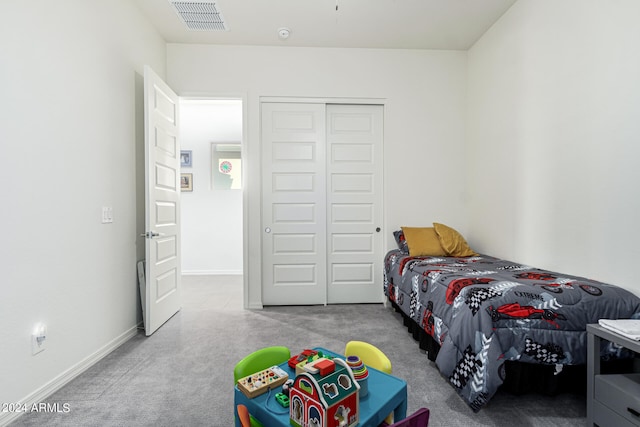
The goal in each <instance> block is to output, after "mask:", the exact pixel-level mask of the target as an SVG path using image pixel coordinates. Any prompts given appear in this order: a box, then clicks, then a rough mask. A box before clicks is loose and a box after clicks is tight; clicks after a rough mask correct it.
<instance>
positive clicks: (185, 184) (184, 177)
mask: <svg viewBox="0 0 640 427" xmlns="http://www.w3.org/2000/svg"><path fill="white" fill-rule="evenodd" d="M180 191H193V174H192V173H181V174H180Z"/></svg>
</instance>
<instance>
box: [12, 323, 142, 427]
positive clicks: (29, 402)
mask: <svg viewBox="0 0 640 427" xmlns="http://www.w3.org/2000/svg"><path fill="white" fill-rule="evenodd" d="M137 333H138V326H137V325H136V326H134V327H133V328H131V329H129V330H127V331H125V332H124V333H122V334H121V335H120V336H118V337H116V338H115V339H113V340H112V341H111V342H109V343H108V344H107V345H105V346H104V347H102V348H101V349H99V350H98V351H96V352H95V353H93V354H92V355H90V356H88V357H87V358H85V359H84V360H82V361H80V362H79V363H77V364H75V365H74V366H72V367H71V368H69V369H67V370H66V371H64V372H63V373H61V374H60V375H58V376H57V377H55V378H54V379H52V380H51V381H49V382H48V383H47V384H45V385H43V386H42V387H40V388H39V389H37V390H36V391H34V392H33V393H31V394H29V395H28V396H27V397H25V398H24V399H21V400H20V403H21V404H24V405H25V407H27V408H30V407H32V406H33V405H34V404H38V403H41V402H44V401H45V399H47V398H48V397H49V396H51V395H52V394H53V393H55V392H56V391H58V390H60V389H61V388H62V387H64V386H65V385H66V384H67V383H69V382H70V381H71V380H73V379H74V378H76V377H77V376H78V375H80V374H81V373H83V372H84V371H86V370H87V369H89V368H90V367H92V366H93V365H95V364H96V363H98V362H99V361H100V360H102V359H103V358H104V357H105V356H107V355H108V354H109V353H111V352H112V351H114V350H115V349H117V348H118V347H120V346H121V345H122V344H124V343H125V342H127V341H128V340H130V339H131V338H133V337H134V336H136V334H137ZM20 415H22V413H20V412H0V426H6V425H8V424H9V423H11V422H12V421H15V419H17V418H18V417H19V416H20Z"/></svg>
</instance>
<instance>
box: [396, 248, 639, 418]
mask: <svg viewBox="0 0 640 427" xmlns="http://www.w3.org/2000/svg"><path fill="white" fill-rule="evenodd" d="M384 292H385V295H386V296H387V298H388V299H389V300H390V301H393V302H395V304H396V305H397V306H398V307H400V309H401V310H402V311H403V312H404V313H405V314H406V315H407V316H409V317H410V318H411V319H412V320H413V321H415V322H416V323H417V324H418V325H420V327H422V328H423V329H424V330H425V331H426V333H427V334H429V335H430V336H431V337H433V338H434V339H435V341H436V342H437V343H438V344H439V345H440V351H439V352H438V356H437V358H436V360H435V362H436V365H437V366H438V369H439V370H440V372H441V373H442V374H443V375H444V377H445V378H447V379H448V381H449V383H450V384H451V385H452V386H453V387H454V388H455V389H456V390H457V392H458V394H459V395H460V396H461V397H462V398H463V399H464V400H465V401H466V402H467V403H468V404H469V406H470V407H471V408H472V409H473V410H474V411H478V410H479V409H480V408H482V406H484V405H485V403H486V402H488V401H489V399H490V398H491V397H492V396H493V395H494V394H495V392H496V390H497V389H498V387H499V386H500V385H501V384H502V382H503V379H504V378H503V374H502V372H503V364H504V362H505V361H506V360H515V361H520V362H529V363H543V364H552V365H556V369H557V370H560V369H561V368H562V366H563V365H580V364H586V362H587V360H586V357H587V350H586V344H587V333H586V325H587V324H588V323H597V322H598V319H626V318H638V319H640V298H638V297H636V296H635V295H633V294H632V293H631V292H629V291H627V290H625V289H623V288H620V287H618V286H614V285H610V284H605V283H601V282H597V281H594V280H589V279H585V278H582V277H575V276H569V275H564V274H559V273H554V272H550V271H545V270H541V269H538V268H532V267H529V266H526V265H521V264H517V263H514V262H510V261H506V260H502V259H498V258H494V257H490V256H486V255H479V256H475V257H468V258H453V257H411V256H409V255H408V254H407V253H406V252H402V251H401V250H392V251H390V252H389V253H388V254H387V255H386V257H385V271H384ZM620 351H621V350H620V349H617V348H615V347H613V346H608V347H607V348H603V353H610V354H605V355H607V356H609V357H611V358H615V357H619V356H621V355H620V354H619V352H620Z"/></svg>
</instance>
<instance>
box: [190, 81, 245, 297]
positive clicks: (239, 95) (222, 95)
mask: <svg viewBox="0 0 640 427" xmlns="http://www.w3.org/2000/svg"><path fill="white" fill-rule="evenodd" d="M178 97H179V98H180V100H187V101H198V100H202V101H206V100H225V99H229V100H239V101H241V102H242V139H241V141H240V158H241V159H242V189H241V191H242V281H243V284H242V302H243V307H244V308H245V309H247V308H249V295H250V293H249V253H250V251H249V243H248V242H249V214H248V209H247V207H248V206H249V192H248V191H247V183H248V182H249V171H250V169H251V168H250V165H251V164H252V162H251V161H250V160H249V156H248V149H247V141H249V137H248V135H249V121H248V120H247V118H248V117H249V101H248V99H249V97H248V95H247V93H246V92H189V91H186V92H180V93H179V94H178Z"/></svg>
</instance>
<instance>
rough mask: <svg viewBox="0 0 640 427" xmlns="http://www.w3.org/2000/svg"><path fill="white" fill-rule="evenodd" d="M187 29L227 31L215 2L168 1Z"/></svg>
mask: <svg viewBox="0 0 640 427" xmlns="http://www.w3.org/2000/svg"><path fill="white" fill-rule="evenodd" d="M169 2H170V3H171V4H172V5H173V8H174V9H175V10H176V12H177V13H178V16H179V17H180V18H181V19H182V20H183V21H184V23H185V25H186V26H187V28H188V29H190V30H194V31H227V26H226V24H225V22H224V17H223V16H222V13H220V11H219V10H218V8H216V4H215V2H197V1H173V0H169Z"/></svg>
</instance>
